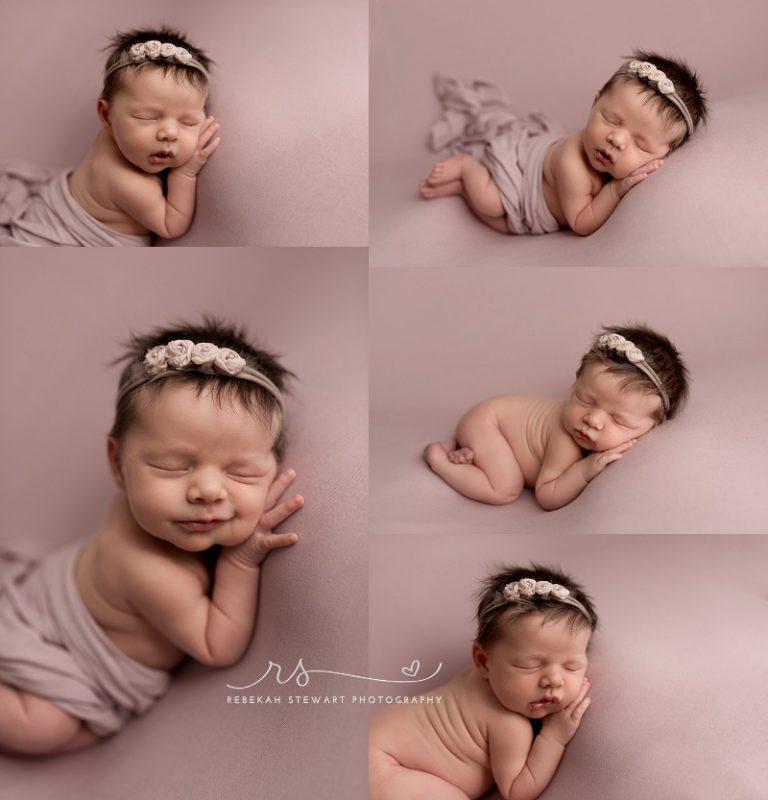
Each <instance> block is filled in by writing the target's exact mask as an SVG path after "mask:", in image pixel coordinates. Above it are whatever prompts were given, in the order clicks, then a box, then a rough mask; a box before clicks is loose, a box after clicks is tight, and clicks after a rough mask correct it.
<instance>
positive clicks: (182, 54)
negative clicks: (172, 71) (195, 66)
mask: <svg viewBox="0 0 768 800" xmlns="http://www.w3.org/2000/svg"><path fill="white" fill-rule="evenodd" d="M173 55H174V58H175V59H176V60H177V61H180V62H181V63H182V64H189V62H190V61H191V60H192V54H191V53H190V52H189V50H185V49H184V48H183V47H177V48H176V52H175V53H174V54H173Z"/></svg>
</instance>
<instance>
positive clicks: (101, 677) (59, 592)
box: [0, 541, 170, 736]
mask: <svg viewBox="0 0 768 800" xmlns="http://www.w3.org/2000/svg"><path fill="white" fill-rule="evenodd" d="M82 547H83V542H81V541H76V542H72V543H70V544H68V545H66V546H65V547H62V548H61V549H59V550H56V551H54V552H52V553H50V554H49V555H46V556H45V558H43V559H42V561H40V562H39V563H32V562H29V561H25V560H23V559H14V558H13V557H12V556H9V555H8V554H6V553H0V682H2V683H5V684H7V685H9V686H14V687H16V688H17V689H21V690H23V691H25V692H31V693H33V694H36V695H39V696H41V697H45V698H46V699H48V700H50V701H51V702H52V703H55V704H56V705H57V706H59V708H61V709H63V710H64V711H66V712H67V713H69V714H71V715H72V716H74V717H77V718H78V719H81V720H83V721H84V722H85V723H86V725H87V726H88V727H89V728H90V729H91V730H92V731H93V732H94V733H95V734H97V735H98V736H108V735H109V734H112V733H115V732H116V731H118V730H120V728H122V727H123V725H125V723H126V722H127V721H128V720H129V719H130V717H131V716H132V715H134V714H141V713H143V712H144V711H146V710H147V709H148V708H149V707H150V706H152V705H153V704H154V703H155V701H156V700H157V699H158V698H159V697H160V696H161V695H162V694H163V693H164V692H165V690H166V689H167V688H168V684H169V682H170V676H169V674H168V672H165V671H164V670H159V669H154V668H152V667H147V666H145V665H144V664H140V663H139V662H138V661H134V660H133V659H132V658H129V657H128V656H127V655H125V653H123V652H122V651H120V650H118V648H117V647H116V646H115V645H114V644H113V643H112V642H111V641H110V640H109V639H108V638H107V636H106V634H105V633H104V631H102V629H101V628H100V627H99V626H98V624H97V623H96V621H95V620H94V619H93V617H92V616H91V615H90V613H89V612H88V609H87V608H86V607H85V605H84V604H83V601H82V600H81V599H80V595H79V593H78V590H77V586H76V585H75V576H74V570H75V562H76V560H77V556H78V554H79V552H80V550H81V548H82Z"/></svg>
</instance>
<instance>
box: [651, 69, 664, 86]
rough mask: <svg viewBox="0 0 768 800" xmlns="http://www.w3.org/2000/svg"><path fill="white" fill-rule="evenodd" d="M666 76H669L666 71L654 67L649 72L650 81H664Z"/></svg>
mask: <svg viewBox="0 0 768 800" xmlns="http://www.w3.org/2000/svg"><path fill="white" fill-rule="evenodd" d="M666 77H667V76H666V74H665V73H664V72H662V71H661V70H660V69H656V68H654V69H652V70H651V71H650V72H649V73H648V80H649V81H653V82H654V83H658V82H659V81H663V80H664V78H666Z"/></svg>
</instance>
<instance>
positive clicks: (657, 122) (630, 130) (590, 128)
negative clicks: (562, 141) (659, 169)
mask: <svg viewBox="0 0 768 800" xmlns="http://www.w3.org/2000/svg"><path fill="white" fill-rule="evenodd" d="M683 130H684V129H681V126H679V125H675V126H673V127H671V128H670V127H668V125H667V123H666V122H665V121H664V120H663V118H662V117H661V115H660V114H659V112H658V111H657V110H656V107H655V105H654V104H652V103H649V102H648V98H647V95H645V94H643V93H642V89H641V88H640V87H639V86H636V85H635V84H634V83H627V82H623V81H620V82H619V83H617V84H615V85H614V86H612V87H611V88H610V89H609V90H608V91H607V92H604V93H603V95H602V96H601V97H599V98H598V99H597V100H596V101H595V103H594V105H593V106H592V110H591V112H590V114H589V119H588V120H587V125H586V127H585V128H584V130H583V131H582V139H581V140H582V145H583V147H584V153H585V155H586V157H587V160H588V161H589V163H590V166H591V167H592V168H593V169H595V170H597V171H598V172H606V173H608V174H609V175H611V176H613V177H614V178H618V179H619V180H621V178H626V177H627V175H629V174H630V173H632V172H634V171H635V170H636V169H637V168H638V167H641V166H642V165H643V164H646V163H647V162H648V161H652V160H653V159H656V158H664V156H666V155H667V153H668V152H669V149H670V147H671V145H672V143H673V142H674V141H676V140H677V139H678V137H679V136H680V135H681V134H682V133H683Z"/></svg>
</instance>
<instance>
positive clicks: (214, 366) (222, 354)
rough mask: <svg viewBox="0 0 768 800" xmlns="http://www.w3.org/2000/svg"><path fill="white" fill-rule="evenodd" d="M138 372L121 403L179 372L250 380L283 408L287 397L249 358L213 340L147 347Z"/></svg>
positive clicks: (128, 383) (120, 396) (177, 341)
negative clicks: (138, 391)
mask: <svg viewBox="0 0 768 800" xmlns="http://www.w3.org/2000/svg"><path fill="white" fill-rule="evenodd" d="M134 367H135V372H136V373H137V374H136V375H134V376H133V377H132V378H131V379H129V380H128V381H126V382H125V383H124V384H123V385H122V386H121V387H120V390H119V392H118V395H117V402H118V403H119V402H120V401H121V400H122V399H123V398H124V397H125V396H126V395H127V394H129V393H130V392H132V391H134V390H135V389H138V388H139V387H140V386H144V385H145V384H147V383H152V382H153V381H156V380H161V379H162V378H167V377H170V376H171V375H174V374H175V373H177V372H201V373H203V374H204V375H219V376H222V377H226V378H238V379H239V380H243V381H250V382H251V383H255V384H256V385H257V386H261V387H262V388H263V389H266V390H267V391H268V392H269V393H270V394H271V395H272V397H274V398H275V400H277V403H278V405H279V406H280V411H281V413H282V411H283V396H282V394H281V393H280V390H279V389H278V388H277V386H275V384H274V383H272V381H271V380H270V379H269V378H268V377H267V376H266V375H265V374H264V373H263V372H259V370H257V369H254V368H253V367H249V366H248V365H247V364H246V361H245V359H244V358H243V357H242V356H240V355H238V354H237V353H236V352H235V351H234V350H230V349H229V348H228V347H217V346H216V345H215V344H211V342H198V343H197V344H195V342H192V341H190V340H189V339H174V340H173V341H172V342H168V344H161V345H158V346H157V347H152V348H150V349H149V350H147V352H146V354H145V356H144V361H142V362H141V363H139V364H135V365H134Z"/></svg>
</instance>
